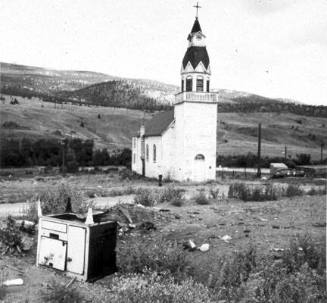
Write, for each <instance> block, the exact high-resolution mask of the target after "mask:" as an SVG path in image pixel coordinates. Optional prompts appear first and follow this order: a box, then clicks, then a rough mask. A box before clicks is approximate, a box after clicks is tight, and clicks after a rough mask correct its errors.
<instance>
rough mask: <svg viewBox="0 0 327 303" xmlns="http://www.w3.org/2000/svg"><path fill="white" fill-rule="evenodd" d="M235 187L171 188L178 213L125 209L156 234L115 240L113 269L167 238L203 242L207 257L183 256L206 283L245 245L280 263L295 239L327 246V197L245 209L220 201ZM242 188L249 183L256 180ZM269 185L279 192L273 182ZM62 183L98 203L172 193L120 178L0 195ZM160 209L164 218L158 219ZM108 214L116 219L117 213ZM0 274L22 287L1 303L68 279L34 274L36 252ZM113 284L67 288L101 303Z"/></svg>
mask: <svg viewBox="0 0 327 303" xmlns="http://www.w3.org/2000/svg"><path fill="white" fill-rule="evenodd" d="M236 181H237V180H233V179H228V178H227V179H225V180H217V182H211V183H206V184H190V183H176V184H175V185H174V186H175V188H178V189H180V190H182V191H183V196H184V197H185V200H184V202H183V203H182V205H181V206H180V207H177V206H174V204H172V203H171V202H164V203H160V204H157V205H155V207H138V206H133V205H130V206H126V209H127V211H128V212H129V214H130V216H131V217H132V220H133V223H135V224H136V226H141V225H140V224H141V223H142V222H149V221H150V222H152V223H153V224H154V226H155V228H156V229H155V230H150V231H144V230H142V229H141V228H139V227H137V228H136V229H131V230H130V231H128V232H126V233H123V234H120V235H119V237H118V243H117V260H118V265H119V266H120V267H121V266H122V267H124V266H123V265H122V263H121V262H125V261H124V260H125V259H124V258H125V257H126V256H124V255H123V252H124V249H126V245H129V243H135V241H136V242H137V241H138V242H139V243H142V242H143V241H150V242H151V243H157V241H159V239H162V238H164V239H165V240H169V241H173V242H176V243H177V245H178V246H180V247H182V245H183V243H185V242H186V241H188V240H190V239H192V240H193V241H194V243H195V244H196V245H197V246H200V245H202V244H204V243H207V244H209V245H210V247H209V251H207V252H205V253H203V252H201V251H199V250H195V251H185V254H186V258H187V262H189V266H191V267H192V268H194V269H195V270H196V271H197V272H198V273H199V274H198V275H197V277H198V278H199V279H200V280H201V279H204V280H205V279H207V276H206V275H207V274H208V273H210V271H214V268H215V266H216V265H215V264H216V261H217V260H218V259H219V258H221V257H224V256H232V255H233V254H234V253H235V252H242V251H244V249H245V248H246V247H249V246H252V247H254V248H255V249H256V254H257V257H258V259H260V258H264V257H265V256H268V257H274V256H278V254H279V253H280V252H281V251H283V250H285V249H286V248H287V247H288V245H289V241H290V240H291V239H294V238H296V237H297V236H299V235H302V236H303V235H306V234H309V235H310V237H311V238H312V239H313V241H314V243H315V244H317V245H318V244H319V245H325V239H326V227H325V222H326V196H324V195H316V196H306V195H304V196H296V197H293V198H280V199H278V200H277V201H266V202H251V201H250V202H246V203H245V202H243V201H240V200H235V199H229V198H228V197H227V195H225V194H223V192H224V191H223V188H226V187H227V188H228V186H229V185H230V184H232V183H235V182H236ZM244 182H246V183H251V184H253V183H254V181H244ZM265 182H266V181H265ZM274 182H275V183H274V184H275V185H276V182H277V181H274ZM284 182H285V181H284ZM290 183H294V181H290ZM296 183H297V184H298V185H302V186H306V187H309V186H314V185H315V184H316V183H317V182H316V180H309V179H304V180H303V182H301V179H298V181H297V182H296ZM60 184H67V185H69V186H70V187H71V188H74V190H75V191H81V192H82V193H83V195H84V197H85V198H90V197H97V196H98V197H101V196H103V197H108V199H109V198H110V196H118V197H119V196H121V197H124V195H126V193H132V192H133V190H131V188H133V189H134V193H135V192H137V190H140V189H141V188H142V189H148V190H149V192H150V193H156V192H157V191H159V190H161V191H163V190H165V189H167V188H168V187H171V186H173V184H171V183H169V184H164V186H163V188H159V187H158V186H157V182H156V181H151V180H143V179H137V180H122V179H121V178H120V177H119V175H118V174H117V173H112V174H109V175H106V174H98V175H68V176H66V177H61V176H47V177H45V176H44V177H34V178H21V179H15V180H8V179H6V180H5V179H2V180H1V183H0V187H1V188H0V189H1V193H2V195H10V194H11V195H13V199H15V197H14V194H15V193H20V197H19V199H21V200H24V199H30V198H31V197H32V196H33V194H36V193H40V192H42V191H49V190H53V189H54V188H56V187H58V185H60ZM255 184H257V185H260V184H262V181H260V180H257V181H255ZM218 190H219V193H218ZM210 191H212V192H215V193H217V196H216V197H215V198H210V199H209V201H208V203H205V204H198V203H197V200H196V199H195V198H194V197H196V196H197V195H198V194H199V193H200V192H204V193H206V194H208V193H209V192H210ZM17 201H18V200H17ZM17 201H16V202H17ZM12 202H14V201H12ZM160 209H164V210H165V211H164V212H162V211H160ZM112 212H113V214H114V215H115V216H116V213H115V211H114V208H113V209H112ZM115 218H117V217H115ZM118 220H119V221H120V220H121V222H123V223H124V222H125V221H126V218H124V217H118ZM2 224H3V223H2ZM226 235H228V236H229V237H230V240H228V241H224V240H223V237H224V236H226ZM34 239H36V237H34ZM131 245H132V244H131ZM133 245H134V244H133ZM140 249H145V247H143V248H142V245H141V248H140ZM210 264H211V265H210ZM8 265H9V267H8ZM13 268H14V269H13ZM0 269H1V275H2V276H1V279H2V280H4V279H10V278H12V279H13V278H17V277H21V278H23V280H24V285H23V286H21V287H13V288H8V289H7V293H6V296H5V299H4V301H3V302H42V297H40V290H41V289H45V290H46V289H48V290H49V289H50V290H51V285H53V280H54V281H57V283H61V284H63V285H66V284H67V283H68V282H69V280H70V279H69V278H67V277H64V276H63V275H61V274H58V273H55V272H53V271H51V270H50V269H45V268H37V267H35V246H34V249H33V250H32V251H30V252H29V253H28V254H27V255H25V256H24V257H22V256H19V255H16V256H3V257H2V258H1V259H0ZM17 270H18V271H17ZM200 273H202V274H203V277H202V276H201V274H200ZM111 279H112V276H108V277H105V278H103V279H100V280H98V281H97V282H95V283H93V284H85V283H80V282H75V283H74V285H73V286H72V288H74V289H76V290H77V291H78V292H79V293H80V294H82V295H83V296H84V297H85V298H87V299H88V300H89V301H87V302H93V301H92V300H93V299H94V298H103V297H105V296H106V294H108V285H110V281H111ZM204 280H203V281H204Z"/></svg>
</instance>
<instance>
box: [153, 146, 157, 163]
mask: <svg viewBox="0 0 327 303" xmlns="http://www.w3.org/2000/svg"><path fill="white" fill-rule="evenodd" d="M156 161H157V147H156V145H155V144H153V162H156Z"/></svg>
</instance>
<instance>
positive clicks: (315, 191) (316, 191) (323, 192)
mask: <svg viewBox="0 0 327 303" xmlns="http://www.w3.org/2000/svg"><path fill="white" fill-rule="evenodd" d="M306 194H307V195H309V196H315V195H326V187H325V188H320V187H318V188H317V187H311V188H310V189H309V190H308V191H307V192H306Z"/></svg>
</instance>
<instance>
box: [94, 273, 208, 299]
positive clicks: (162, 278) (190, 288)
mask: <svg viewBox="0 0 327 303" xmlns="http://www.w3.org/2000/svg"><path fill="white" fill-rule="evenodd" d="M98 300H100V301H101V302H104V301H105V302H111V303H125V302H133V303H150V302H157V303H166V302H174V303H189V302H194V303H210V302H213V300H212V299H211V297H210V292H209V290H208V288H206V287H205V286H204V285H202V284H200V283H196V282H194V281H193V280H192V279H190V278H189V279H187V280H184V281H182V282H181V283H176V282H175V281H174V279H173V278H172V277H169V276H168V275H167V274H165V275H158V273H156V272H146V273H144V274H138V275H127V276H122V277H115V278H114V279H113V281H112V285H111V288H110V294H109V295H108V296H107V297H106V298H98Z"/></svg>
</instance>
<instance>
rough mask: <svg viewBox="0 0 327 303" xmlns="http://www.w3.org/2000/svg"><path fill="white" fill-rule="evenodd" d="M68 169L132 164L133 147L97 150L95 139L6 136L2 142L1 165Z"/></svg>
mask: <svg viewBox="0 0 327 303" xmlns="http://www.w3.org/2000/svg"><path fill="white" fill-rule="evenodd" d="M63 163H64V166H65V168H66V169H67V171H76V170H77V169H78V167H79V166H99V165H125V166H130V164H131V150H129V149H127V148H125V149H123V150H122V151H115V152H113V153H111V154H110V153H109V152H108V151H107V149H102V150H94V142H93V140H82V139H79V138H73V139H71V140H69V139H65V140H62V141H60V140H55V139H39V140H37V141H32V140H30V139H28V138H23V139H20V140H18V139H3V140H1V145H0V166H1V167H2V168H5V167H30V166H35V165H41V166H54V167H55V166H60V167H61V166H62V165H63Z"/></svg>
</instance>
